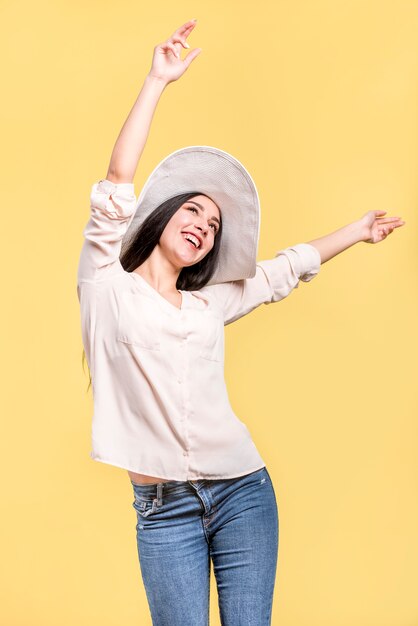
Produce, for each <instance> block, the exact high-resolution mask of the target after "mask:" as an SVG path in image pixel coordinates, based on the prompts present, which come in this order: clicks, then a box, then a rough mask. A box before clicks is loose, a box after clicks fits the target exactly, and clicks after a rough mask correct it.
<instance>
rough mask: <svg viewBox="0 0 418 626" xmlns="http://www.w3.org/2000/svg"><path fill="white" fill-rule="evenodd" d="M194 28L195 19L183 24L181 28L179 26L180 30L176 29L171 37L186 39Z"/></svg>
mask: <svg viewBox="0 0 418 626" xmlns="http://www.w3.org/2000/svg"><path fill="white" fill-rule="evenodd" d="M195 26H196V20H195V19H193V20H189V21H188V22H186V23H185V24H183V26H180V28H177V30H175V31H174V33H173V36H174V35H181V36H184V37H187V36H188V35H189V34H190V33H191V31H192V30H193V28H194V27H195Z"/></svg>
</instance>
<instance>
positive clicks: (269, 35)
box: [0, 0, 418, 626]
mask: <svg viewBox="0 0 418 626" xmlns="http://www.w3.org/2000/svg"><path fill="white" fill-rule="evenodd" d="M0 16H1V20H0V21H1V27H0V28H1V37H0V52H1V58H2V60H3V69H2V87H3V89H2V113H1V126H2V128H1V136H2V157H1V159H2V164H1V168H2V175H3V176H2V184H1V196H2V198H1V204H2V218H1V223H2V245H1V251H2V269H3V272H2V295H3V298H2V302H3V304H2V307H1V314H2V322H1V329H2V353H3V373H2V377H1V380H2V387H3V391H2V394H1V397H2V405H3V406H2V429H1V430H2V435H1V439H0V441H1V443H0V446H1V448H0V458H1V468H0V470H1V476H2V488H1V509H2V511H1V527H2V530H1V540H0V541H1V546H0V549H1V561H2V568H1V572H2V573H1V580H0V589H1V592H0V594H1V599H0V607H1V608H0V612H1V614H0V622H1V623H2V624H5V625H6V624H7V626H50V625H51V626H57V624H59V625H60V626H74V625H75V624H77V626H84V625H87V624H88V625H89V626H90V625H95V624H97V625H98V624H100V625H101V626H120V625H122V624H123V625H124V626H134V625H138V624H140V625H141V626H147V625H149V624H151V620H150V618H149V612H148V605H147V601H146V596H145V591H144V588H143V586H142V581H141V578H140V569H139V562H138V557H137V553H136V539H135V524H136V514H135V511H134V509H133V508H132V506H131V503H132V501H133V494H132V490H131V485H130V482H129V479H128V476H127V473H126V472H125V471H124V470H121V469H119V468H116V467H113V466H110V465H105V464H102V463H97V462H96V463H95V462H92V460H91V459H90V457H89V451H90V419H91V414H92V399H91V391H89V393H88V394H87V393H86V388H87V382H88V377H87V373H83V371H82V368H81V353H82V343H81V333H80V326H79V309H78V300H77V294H76V269H77V263H78V255H79V252H80V249H81V244H82V229H83V228H84V226H85V223H86V222H87V219H88V212H89V194H90V189H91V186H92V184H93V183H94V182H97V181H98V180H99V179H100V178H103V177H105V175H106V172H107V166H108V163H109V159H110V154H111V151H112V148H113V145H114V142H115V141H116V138H117V135H118V133H119V131H120V128H121V127H122V124H123V122H124V121H125V119H126V116H127V115H128V113H129V111H130V109H131V106H132V105H133V103H134V101H135V98H136V96H137V94H138V92H139V90H140V88H141V86H142V83H143V79H144V78H145V75H146V73H147V72H148V71H149V68H150V64H151V60H152V53H153V48H154V46H155V45H156V44H158V43H160V42H162V41H163V40H165V39H166V38H167V37H169V36H170V35H171V33H172V32H173V31H174V30H175V29H176V28H177V27H178V26H180V25H181V24H183V23H184V22H186V21H187V20H189V19H191V18H193V17H197V18H198V22H197V27H196V29H195V31H194V33H193V34H192V35H191V36H190V38H189V43H190V45H191V47H201V48H202V50H203V51H202V53H201V54H200V56H199V57H198V58H197V59H196V60H195V61H194V62H193V63H192V65H191V66H190V68H189V70H188V71H187V72H186V73H185V75H184V76H183V77H182V78H181V79H180V80H179V81H177V82H175V83H172V84H171V85H169V87H168V88H167V89H166V91H165V92H164V93H163V96H162V98H161V100H160V103H159V105H158V109H157V111H156V114H155V117H154V121H153V125H152V128H151V133H150V136H149V139H148V143H147V146H146V148H145V152H144V154H143V157H142V159H141V161H140V164H139V167H138V171H137V175H136V179H135V190H136V193H137V195H138V194H139V192H140V190H141V185H143V183H144V182H145V180H146V178H147V177H148V175H149V173H150V172H151V171H152V169H153V168H154V167H155V165H156V164H157V163H158V162H159V161H160V160H161V159H162V158H163V157H164V156H166V155H167V154H169V153H170V152H172V151H174V150H176V149H178V148H180V147H183V146H186V145H190V144H209V145H214V146H218V147H220V148H221V149H224V150H227V151H229V152H231V153H232V154H234V155H235V156H236V157H237V158H239V159H240V160H241V161H242V162H243V163H244V164H245V166H246V167H247V168H248V169H249V171H250V172H251V174H252V176H253V178H254V180H255V182H256V184H257V187H258V189H259V192H260V200H261V205H262V226H261V239H260V248H259V255H258V258H259V260H261V259H264V258H271V257H272V256H273V255H274V254H275V253H276V252H277V251H278V250H280V249H281V248H283V247H286V246H289V245H293V244H295V243H299V242H303V241H309V240H312V239H314V238H317V237H320V236H322V235H325V234H327V233H329V232H333V231H334V230H336V229H337V228H340V227H341V226H344V225H345V224H348V223H350V222H352V221H354V220H357V219H359V218H360V217H361V216H362V215H363V214H364V213H365V212H366V211H368V210H371V209H383V210H386V211H388V215H400V216H402V217H403V219H404V220H405V221H406V225H405V226H404V227H401V228H399V229H397V230H395V231H394V232H393V233H392V234H391V235H390V236H389V237H388V238H387V239H386V240H385V241H383V242H381V243H380V244H376V245H372V244H370V245H369V244H365V243H360V244H357V245H355V246H353V247H352V248H350V249H348V250H347V251H345V252H344V253H343V254H340V255H338V256H337V257H335V258H333V259H331V260H330V261H329V262H327V263H326V264H323V265H322V267H321V271H320V274H319V275H318V276H317V277H316V278H315V279H314V280H313V281H312V282H311V283H306V284H305V283H301V284H300V287H299V288H298V289H296V290H294V292H293V293H292V294H291V295H290V296H289V298H288V299H286V300H285V301H283V302H280V303H277V304H273V305H269V306H261V307H260V308H258V309H257V310H256V311H254V312H253V313H252V315H249V316H247V317H245V318H243V319H241V320H240V321H238V322H236V323H235V324H232V325H230V326H228V327H227V328H226V350H227V356H226V377H227V382H228V385H229V392H230V399H231V402H232V405H233V407H234V409H235V411H236V413H237V414H238V416H239V417H240V419H242V420H243V421H244V422H245V423H246V424H247V426H248V428H249V429H250V431H251V433H252V435H253V438H254V441H255V442H256V445H257V447H258V449H259V451H260V453H261V455H262V456H263V458H264V460H265V461H266V464H267V467H268V469H269V472H270V475H271V477H272V480H273V484H274V486H275V491H276V497H277V500H278V505H279V520H280V531H279V532H280V538H279V561H278V569H277V578H276V590H275V598H274V604H273V620H272V624H273V626H278V625H279V624H280V626H317V625H318V626H375V625H376V626H416V625H418V595H417V593H416V591H417V582H418V575H417V574H418V566H417V563H418V535H417V528H418V499H417V492H418V491H417V487H418V471H417V470H418V464H417V453H418V443H417V441H418V439H417V435H418V432H417V430H418V428H417V414H418V411H417V392H416V384H417V370H418V368H417V348H418V345H417V343H418V341H417V339H418V337H417V305H418V293H417V270H418V266H417V237H416V227H417V223H416V208H417V201H418V186H417V171H418V168H417V166H418V133H417V115H418V89H417V85H418V37H417V32H418V2H417V1H407V0H396V1H395V0H393V1H384V0H380V1H373V0H362V1H355V0H312V1H308V0H286V1H284V0H282V1H277V0H274V1H273V0H269V1H268V2H267V1H266V2H251V3H250V2H242V1H239V2H238V1H233V2H225V1H224V0H223V1H222V2H221V1H220V0H211V2H206V3H199V2H190V1H183V0H180V2H172V1H167V0H163V1H161V2H158V3H155V4H151V2H147V3H144V2H128V1H125V2H123V1H121V2H118V4H117V5H116V4H115V3H114V2H103V1H100V2H99V1H88V0H87V1H84V2H79V1H74V0H73V1H72V2H63V1H62V0H56V1H54V2H45V1H42V0H41V1H39V2H36V3H33V2H28V1H26V2H16V1H8V2H5V1H3V2H2V4H1V9H0ZM185 54H186V52H183V53H182V56H185ZM211 583H212V587H211V589H212V591H211V620H212V621H211V623H212V624H214V625H216V624H219V623H220V622H219V617H218V609H217V593H216V587H215V584H214V583H215V581H214V576H213V570H212V574H211Z"/></svg>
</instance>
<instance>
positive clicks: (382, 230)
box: [308, 211, 406, 263]
mask: <svg viewBox="0 0 418 626" xmlns="http://www.w3.org/2000/svg"><path fill="white" fill-rule="evenodd" d="M385 213H386V211H368V212H367V213H365V215H363V217H362V218H360V219H359V220H356V221H355V222H352V223H350V224H347V225H346V226H343V227H342V228H339V229H338V230H336V231H334V232H332V233H330V234H329V235H324V236H323V237H319V238H318V239H313V240H312V241H309V242H308V243H309V244H311V246H315V248H316V249H317V250H318V252H319V254H320V255H321V263H326V261H329V260H330V259H332V258H333V257H334V256H336V255H337V254H339V253H340V252H343V251H344V250H347V248H350V247H351V246H352V245H354V244H355V243H359V242H360V241H364V242H365V243H379V241H383V240H384V239H386V237H387V235H390V233H392V232H393V230H394V229H395V228H398V227H399V226H403V225H404V224H405V223H406V222H404V221H402V218H401V217H388V216H386V217H379V216H383V215H384V214H385Z"/></svg>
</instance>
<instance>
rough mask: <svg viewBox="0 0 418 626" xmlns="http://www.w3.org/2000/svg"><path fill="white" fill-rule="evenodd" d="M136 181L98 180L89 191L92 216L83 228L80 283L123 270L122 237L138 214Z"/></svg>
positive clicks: (78, 278)
mask: <svg viewBox="0 0 418 626" xmlns="http://www.w3.org/2000/svg"><path fill="white" fill-rule="evenodd" d="M135 209H136V196H135V191H134V184H133V183H112V182H111V181H109V180H107V179H104V180H101V181H99V182H98V183H95V184H94V185H93V187H92V190H91V194H90V219H89V221H88V222H87V225H86V227H85V228H84V230H83V236H84V242H83V246H82V249H81V253H80V259H79V264H78V271H77V282H78V284H79V283H80V282H83V281H88V282H91V281H95V280H97V279H99V278H100V279H102V278H107V277H110V276H111V275H113V274H114V273H116V272H122V271H123V268H122V266H121V264H120V261H119V255H120V251H121V245H122V239H123V236H124V234H125V233H126V231H127V229H128V227H129V224H130V223H131V221H132V218H133V216H134V214H135Z"/></svg>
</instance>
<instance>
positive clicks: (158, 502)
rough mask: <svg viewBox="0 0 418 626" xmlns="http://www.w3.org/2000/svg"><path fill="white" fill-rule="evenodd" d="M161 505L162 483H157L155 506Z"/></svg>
mask: <svg viewBox="0 0 418 626" xmlns="http://www.w3.org/2000/svg"><path fill="white" fill-rule="evenodd" d="M162 503H163V483H157V506H162Z"/></svg>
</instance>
